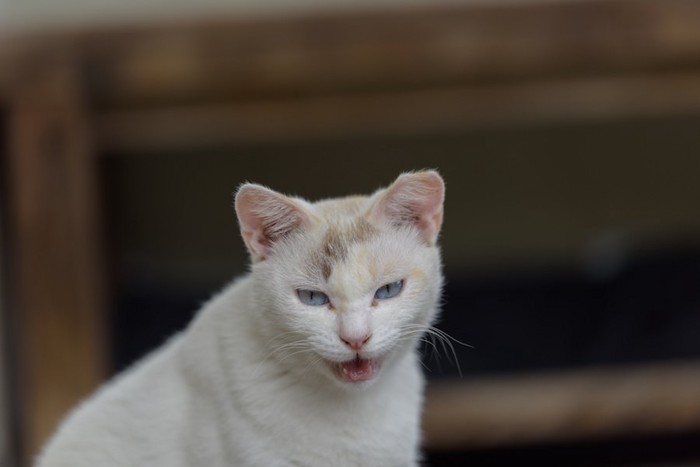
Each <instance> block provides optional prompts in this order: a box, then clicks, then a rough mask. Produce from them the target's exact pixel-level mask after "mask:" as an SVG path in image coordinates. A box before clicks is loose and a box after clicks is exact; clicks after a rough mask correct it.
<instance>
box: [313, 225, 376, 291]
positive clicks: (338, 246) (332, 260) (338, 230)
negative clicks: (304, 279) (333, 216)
mask: <svg viewBox="0 0 700 467" xmlns="http://www.w3.org/2000/svg"><path fill="white" fill-rule="evenodd" d="M376 233H377V229H376V228H375V227H374V226H373V225H372V224H370V223H369V222H367V220H365V219H364V218H362V217H361V218H359V219H357V220H356V221H355V222H353V223H352V224H350V225H348V226H342V227H338V226H331V227H330V228H329V229H328V232H326V235H325V237H324V238H323V242H322V244H321V250H320V251H321V254H320V255H319V262H320V264H319V266H320V269H321V274H323V278H324V279H328V278H329V277H330V276H331V272H333V265H334V264H336V263H339V262H341V261H343V260H345V259H346V258H347V256H348V251H349V250H350V246H351V245H353V244H355V243H360V242H365V241H367V240H369V239H371V238H372V237H373V236H375V235H376Z"/></svg>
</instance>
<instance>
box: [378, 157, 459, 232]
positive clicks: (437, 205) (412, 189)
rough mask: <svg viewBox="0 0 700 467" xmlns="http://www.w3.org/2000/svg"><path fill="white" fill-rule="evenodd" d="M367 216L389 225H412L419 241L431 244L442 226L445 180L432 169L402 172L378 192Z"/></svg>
mask: <svg viewBox="0 0 700 467" xmlns="http://www.w3.org/2000/svg"><path fill="white" fill-rule="evenodd" d="M378 196H379V198H378V199H377V201H375V203H374V205H373V206H372V208H371V210H370V213H369V219H370V221H372V222H377V223H382V222H388V223H390V224H392V225H397V226H400V225H414V226H415V227H417V228H418V231H419V232H420V234H421V237H422V238H423V240H425V241H426V242H427V243H428V244H429V245H433V244H435V242H436V240H437V237H438V234H439V233H440V227H441V226H442V213H443V203H444V200H445V182H443V180H442V177H441V176H440V174H438V173H437V172H435V171H434V170H426V171H422V172H412V173H405V174H402V175H400V176H399V178H397V179H396V181H395V182H394V183H393V184H392V185H391V186H390V187H388V188H387V189H386V190H384V191H383V192H381V193H379V194H378Z"/></svg>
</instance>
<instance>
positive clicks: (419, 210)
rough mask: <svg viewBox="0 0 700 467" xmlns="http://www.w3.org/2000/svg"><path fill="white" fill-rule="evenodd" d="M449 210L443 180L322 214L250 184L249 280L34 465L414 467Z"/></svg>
mask: <svg viewBox="0 0 700 467" xmlns="http://www.w3.org/2000/svg"><path fill="white" fill-rule="evenodd" d="M443 200H444V183H443V180H442V178H441V177H440V175H439V174H438V173H437V172H435V171H421V172H411V173H405V174H402V175H400V176H399V177H398V178H397V179H396V180H395V181H394V182H393V184H391V185H390V186H389V187H388V188H384V189H380V190H378V191H377V192H375V193H374V194H372V195H369V196H351V197H347V198H337V199H328V200H323V201H318V202H316V203H310V202H308V201H305V200H303V199H301V198H295V197H288V196H285V195H282V194H280V193H277V192H275V191H273V190H271V189H268V188H266V187H263V186H261V185H256V184H251V183H246V184H244V185H242V186H241V187H240V188H239V189H238V191H237V193H236V196H235V209H236V213H237V216H238V221H239V225H240V230H241V234H242V236H243V240H244V243H245V245H246V247H247V249H248V251H249V253H250V258H251V263H252V264H251V271H250V272H249V273H248V274H247V275H245V276H243V277H242V278H239V279H238V280H235V281H234V282H233V283H231V284H230V285H229V286H227V287H226V288H225V289H224V290H223V291H222V292H220V293H219V294H218V295H217V296H215V297H214V298H212V299H211V300H210V301H209V302H208V303H206V304H205V305H204V306H203V308H202V310H200V312H199V313H198V314H197V317H196V318H195V319H194V320H193V322H192V324H190V326H189V327H188V328H187V329H186V330H185V331H183V332H182V333H180V334H178V335H176V336H175V337H173V338H171V339H170V340H169V341H168V342H167V343H166V344H165V345H164V346H163V347H162V348H160V349H158V350H156V351H155V352H154V353H152V354H151V355H150V356H148V357H146V358H145V359H144V360H142V361H141V362H139V363H137V364H136V365H134V366H133V367H132V368H130V369H129V370H127V371H126V372H125V373H124V374H122V375H120V376H118V377H117V378H116V379H115V380H114V381H113V382H111V383H108V384H106V385H105V386H104V387H103V388H102V389H101V390H99V391H98V392H97V394H96V395H94V396H93V397H91V398H89V399H88V400H87V401H85V402H83V403H82V404H80V405H79V406H78V408H77V409H76V410H74V411H73V413H71V414H70V415H69V416H68V417H67V419H66V420H65V421H64V422H63V423H62V424H61V425H60V426H59V428H58V430H57V432H56V434H55V435H54V436H53V438H52V439H51V440H50V441H49V442H48V444H47V446H46V447H45V449H44V450H43V452H42V453H41V454H40V455H39V457H38V460H37V463H36V466H37V467H107V466H109V467H185V466H201V467H205V466H206V467H225V466H261V467H263V466H264V467H276V466H324V467H326V466H363V467H371V466H382V467H389V466H415V465H418V464H419V462H420V460H421V454H420V438H421V437H420V416H421V406H422V399H423V389H424V379H423V375H422V372H421V368H420V361H419V354H418V344H419V341H420V339H421V337H422V336H423V334H424V333H425V332H426V330H427V329H428V328H429V326H430V325H431V324H432V323H433V322H434V320H435V318H436V315H437V313H438V302H439V300H440V294H441V288H442V282H443V278H442V266H441V257H440V251H439V247H438V246H437V238H438V234H439V231H440V227H441V224H442V218H443Z"/></svg>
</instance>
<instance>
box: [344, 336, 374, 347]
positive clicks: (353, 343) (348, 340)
mask: <svg viewBox="0 0 700 467" xmlns="http://www.w3.org/2000/svg"><path fill="white" fill-rule="evenodd" d="M339 337H340V340H341V341H343V342H344V343H345V345H347V346H348V347H350V348H351V349H352V350H360V349H361V348H362V346H364V345H365V344H366V343H367V342H369V339H370V338H371V337H372V334H364V335H362V336H361V337H350V336H343V335H340V336H339Z"/></svg>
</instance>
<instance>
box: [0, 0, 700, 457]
mask: <svg viewBox="0 0 700 467" xmlns="http://www.w3.org/2000/svg"><path fill="white" fill-rule="evenodd" d="M699 24H700V3H699V2H696V1H692V0H596V1H588V0H577V1H569V0H559V1H556V0H551V1H529V0H517V1H516V0H510V1H507V0H498V1H485V0H483V1H475V0H472V1H468V0H462V1H458V0H449V1H443V0H441V1H439V2H431V3H430V5H428V4H425V3H423V2H419V1H411V2H407V1H401V2H399V1H394V0H382V1H380V2H368V1H365V2H346V1H340V0H337V1H335V2H321V1H317V0H304V1H298V2H294V4H291V3H289V2H278V1H274V0H267V1H265V2H262V1H258V2H252V1H238V2H222V1H217V0H207V1H199V2H184V1H178V0H158V1H152V2H135V1H122V2H119V3H117V2H102V3H95V2H84V1H80V0H71V1H64V2H49V1H46V0H33V1H29V2H19V1H13V0H0V245H1V246H2V248H1V249H0V301H1V306H0V349H1V350H2V353H1V355H2V358H1V359H0V465H2V466H8V467H9V466H19V467H21V466H28V465H30V460H31V459H32V458H33V456H34V455H35V454H36V452H37V450H38V449H39V448H40V446H41V445H42V443H43V442H44V441H45V440H46V438H47V436H49V434H50V433H51V432H52V431H53V430H54V429H55V426H56V423H57V422H58V420H60V418H61V417H62V416H63V415H64V414H65V413H66V411H67V410H68V409H69V408H70V407H71V406H72V405H73V404H75V403H76V401H78V400H79V399H80V398H82V397H84V396H85V395H86V394H88V393H90V392H91V391H92V390H94V388H95V387H96V386H97V385H99V384H100V383H101V382H102V381H104V380H105V379H107V378H109V377H110V376H111V375H113V374H114V373H115V372H118V371H120V370H122V369H124V368H125V367H127V366H128V365H129V364H131V363H132V362H133V361H135V360H136V359H138V358H139V357H141V356H142V355H144V353H146V352H148V351H149V350H151V349H153V348H154V347H156V346H158V345H159V344H160V343H162V342H163V341H164V339H166V338H167V336H169V335H170V334H172V333H173V332H174V331H176V330H178V329H182V328H183V327H184V326H186V325H187V323H188V322H189V320H190V319H191V318H192V316H193V314H194V313H195V312H196V310H197V308H198V307H199V306H200V304H201V303H202V302H203V301H205V300H206V299H207V298H208V297H210V296H211V295H212V294H213V293H214V292H215V291H217V290H218V289H220V288H222V287H223V286H224V285H225V284H226V283H227V281H229V280H230V279H231V278H232V277H234V276H236V275H239V274H241V273H243V272H245V271H246V268H247V257H246V254H245V250H244V247H243V244H242V242H241V240H240V236H239V233H238V227H237V225H236V222H235V215H234V213H233V210H232V207H231V205H232V194H233V191H234V190H235V188H236V187H237V186H238V185H239V184H240V183H242V182H243V181H255V182H258V183H263V184H266V185H269V186H271V187H274V188H275V189H277V190H279V191H283V192H286V193H291V194H296V195H300V196H303V197H306V198H308V199H318V198H323V197H331V196H339V195H346V194H348V193H367V192H370V191H372V190H374V189H376V188H378V187H380V186H384V185H386V184H388V183H390V182H391V181H392V180H393V179H394V178H395V177H396V176H397V175H398V174H399V173H400V172H402V171H405V170H412V169H420V168H436V169H438V170H439V171H440V172H441V173H442V175H443V176H444V178H445V180H446V184H447V199H446V213H445V224H444V228H443V233H442V236H441V244H442V249H443V255H444V264H445V274H446V279H447V286H446V291H445V303H444V306H443V313H442V318H441V322H440V324H439V325H438V327H440V328H441V329H442V330H444V331H446V332H448V333H449V334H450V335H452V336H453V337H454V339H455V341H453V342H452V345H453V346H454V352H453V351H452V350H451V349H450V348H449V347H446V348H443V347H441V345H440V344H439V343H438V344H437V351H435V349H432V348H431V347H430V346H427V347H426V348H424V349H422V352H423V354H424V363H425V366H426V371H427V374H428V378H429V380H430V384H429V387H428V394H427V401H426V410H425V420H424V432H425V447H426V453H427V454H426V463H427V465H435V466H448V465H477V466H481V465H494V466H496V465H499V466H500V465H514V464H516V463H517V464H519V465H530V464H533V465H552V466H573V465H580V466H622V465H628V466H652V465H653V466H689V465H700V287H699V286H700V183H698V181H699V180H700V27H698V25H699ZM457 341H459V342H457ZM462 343H464V344H469V345H470V346H471V347H469V346H467V345H463V344H462Z"/></svg>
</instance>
